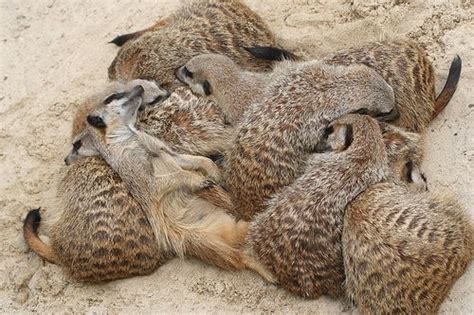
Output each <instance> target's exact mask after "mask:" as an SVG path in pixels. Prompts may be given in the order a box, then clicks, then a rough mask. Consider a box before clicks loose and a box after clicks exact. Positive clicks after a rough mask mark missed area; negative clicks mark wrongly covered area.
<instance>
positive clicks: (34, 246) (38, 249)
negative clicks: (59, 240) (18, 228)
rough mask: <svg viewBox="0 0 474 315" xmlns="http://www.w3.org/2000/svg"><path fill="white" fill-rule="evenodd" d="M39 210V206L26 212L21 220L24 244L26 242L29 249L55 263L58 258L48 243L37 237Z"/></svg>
mask: <svg viewBox="0 0 474 315" xmlns="http://www.w3.org/2000/svg"><path fill="white" fill-rule="evenodd" d="M39 210H40V208H38V209H33V210H30V212H28V215H27V216H26V218H25V221H24V222H23V237H24V238H25V241H26V244H28V246H29V247H30V248H31V250H32V251H34V252H35V253H36V254H37V255H38V256H40V257H41V258H43V259H44V260H46V261H48V262H50V263H53V264H57V261H58V260H57V257H56V254H54V252H53V250H52V249H51V247H50V246H49V245H47V244H45V243H44V242H43V241H42V240H41V239H40V238H39V237H38V227H39V224H40V222H41V216H40V213H39Z"/></svg>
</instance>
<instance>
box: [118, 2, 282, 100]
mask: <svg viewBox="0 0 474 315" xmlns="http://www.w3.org/2000/svg"><path fill="white" fill-rule="evenodd" d="M112 42H113V43H116V44H118V45H119V46H121V49H120V50H119V52H118V53H117V56H116V57H115V59H114V60H113V62H112V63H111V65H110V67H109V78H110V79H111V80H132V79H137V78H142V79H148V80H156V81H159V82H160V83H162V84H163V85H164V86H165V87H166V88H168V89H170V91H173V90H174V89H175V88H176V87H177V86H179V85H180V84H179V82H178V81H177V80H176V79H175V77H174V72H175V70H176V69H177V68H178V67H180V66H182V65H183V64H184V63H185V62H186V61H188V60H189V59H190V58H192V57H194V56H196V55H198V54H202V53H221V54H223V55H226V56H228V57H230V58H232V60H234V61H235V62H237V64H239V66H241V67H243V68H245V69H247V70H254V71H268V70H270V69H271V63H272V62H271V61H267V60H261V59H257V58H254V57H253V56H252V55H251V54H250V53H249V52H248V51H247V50H246V49H245V48H244V47H249V46H255V45H264V46H265V45H270V46H275V45H276V40H275V37H274V35H273V33H272V32H271V31H270V29H269V28H268V26H267V24H266V23H265V22H264V21H263V20H262V18H261V17H260V16H258V15H257V14H256V13H255V12H253V11H252V10H251V9H250V8H249V7H248V6H247V5H245V4H244V3H243V2H242V1H240V0H197V1H187V2H186V3H185V4H184V5H183V6H182V7H181V8H180V9H178V10H177V11H176V12H174V13H172V14H170V15H169V16H166V17H164V18H162V19H160V20H159V21H158V22H157V23H156V24H155V25H153V26H151V27H149V28H147V29H145V30H142V31H138V32H134V33H131V34H125V35H122V36H119V37H117V38H115V39H114V40H113V41H112Z"/></svg>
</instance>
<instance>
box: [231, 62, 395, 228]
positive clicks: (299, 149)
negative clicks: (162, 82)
mask: <svg viewBox="0 0 474 315" xmlns="http://www.w3.org/2000/svg"><path fill="white" fill-rule="evenodd" d="M271 77H272V79H271V80H270V83H269V85H268V86H267V87H266V88H265V90H264V92H263V93H261V91H258V89H257V91H256V93H258V94H259V95H260V97H259V98H258V100H256V101H255V102H254V103H253V104H252V105H251V106H250V107H249V108H248V110H247V111H246V112H245V114H244V116H243V118H242V119H241V122H240V123H239V125H238V127H239V128H238V132H237V135H236V137H235V138H234V141H233V143H232V147H231V149H230V150H229V151H228V152H227V154H226V159H225V168H224V169H225V178H226V184H227V186H228V188H229V191H230V193H231V194H232V197H233V202H234V204H235V206H236V213H237V214H238V215H239V216H240V217H242V218H246V219H249V218H251V217H252V216H253V215H254V214H255V213H257V212H258V211H260V210H261V209H263V207H264V204H265V202H266V200H268V199H269V198H270V197H271V195H273V194H274V193H277V192H278V191H280V190H281V189H282V188H283V187H285V186H287V185H290V184H291V183H292V182H293V181H294V180H295V179H296V178H297V177H298V176H300V175H301V174H302V173H301V172H302V170H303V168H304V165H305V163H306V161H307V159H308V157H309V156H310V154H311V153H312V152H314V149H315V148H316V145H317V143H319V141H320V139H321V136H322V135H323V132H324V127H325V125H326V124H327V123H328V122H330V121H332V120H334V119H336V118H338V117H339V116H342V115H344V114H348V113H351V112H356V111H359V110H365V111H367V113H369V114H372V115H377V114H381V113H384V114H388V113H391V110H393V106H394V100H393V91H392V89H391V87H390V86H388V84H387V83H386V82H385V81H384V80H383V78H382V77H380V76H379V75H378V74H377V73H375V71H373V70H371V69H369V68H368V67H366V66H362V65H355V66H349V67H347V66H330V65H326V64H324V63H322V62H319V61H309V62H300V63H296V62H282V63H280V64H279V65H278V66H277V68H276V69H275V70H274V72H273V73H272V74H271ZM222 79H223V80H225V78H222ZM239 88H240V87H239ZM239 90H240V89H234V90H233V91H234V92H235V93H236V95H237V96H236V97H238V93H239Z"/></svg>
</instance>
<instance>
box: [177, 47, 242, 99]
mask: <svg viewBox="0 0 474 315" xmlns="http://www.w3.org/2000/svg"><path fill="white" fill-rule="evenodd" d="M238 71H239V69H238V68H237V67H236V65H235V63H234V62H233V61H232V59H230V58H228V57H226V56H223V55H218V54H203V55H198V56H196V57H193V58H191V59H190V60H189V61H188V62H187V63H186V64H185V65H184V66H182V67H180V68H178V69H177V70H176V77H177V78H178V80H180V81H181V82H183V83H184V84H187V85H188V86H189V88H190V89H191V90H192V91H193V92H194V93H196V94H198V95H203V96H209V95H211V94H212V93H213V91H214V89H215V88H216V85H218V84H219V81H226V80H228V79H229V78H228V77H227V76H229V75H232V74H234V73H235V72H238Z"/></svg>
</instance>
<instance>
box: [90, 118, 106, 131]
mask: <svg viewBox="0 0 474 315" xmlns="http://www.w3.org/2000/svg"><path fill="white" fill-rule="evenodd" d="M87 122H88V123H89V125H91V126H93V127H96V128H99V129H103V128H105V127H107V125H106V124H105V122H104V120H103V119H102V118H101V117H99V116H92V115H88V116H87Z"/></svg>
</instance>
